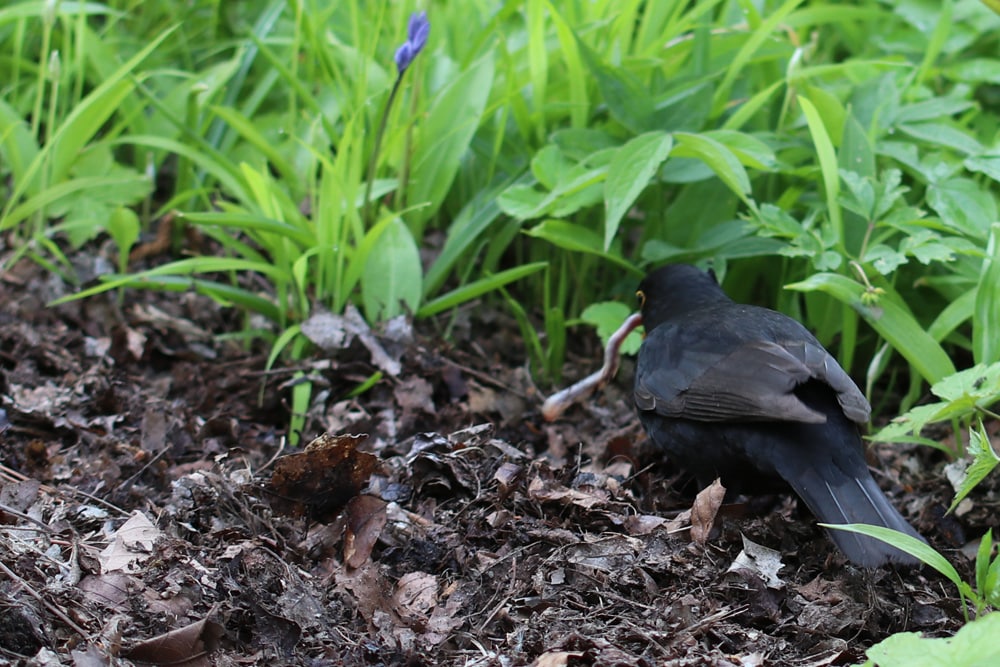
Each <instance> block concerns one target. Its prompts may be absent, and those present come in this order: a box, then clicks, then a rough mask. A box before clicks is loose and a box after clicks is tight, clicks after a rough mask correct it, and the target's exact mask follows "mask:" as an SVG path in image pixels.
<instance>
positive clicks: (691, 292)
mask: <svg viewBox="0 0 1000 667" xmlns="http://www.w3.org/2000/svg"><path fill="white" fill-rule="evenodd" d="M635 294H636V296H637V297H639V309H640V310H641V311H642V323H643V326H644V327H645V329H646V331H651V330H653V329H655V328H656V327H657V326H659V325H660V324H662V323H663V322H665V321H667V320H669V319H671V318H673V317H677V316H679V315H683V314H684V313H688V312H691V311H693V310H697V309H699V308H704V307H705V306H707V305H709V304H712V303H718V302H720V301H730V299H729V297H728V296H726V293H725V292H723V291H722V288H721V287H719V283H718V282H717V281H716V280H715V274H714V273H712V272H711V271H709V272H707V273H706V272H705V271H702V270H701V269H698V268H696V267H694V266H691V265H690V264H668V265H667V266H664V267H661V268H659V269H656V270H655V271H653V272H651V273H649V274H648V275H647V276H646V277H645V278H643V279H642V282H641V283H639V290H638V291H637V292H636V293H635Z"/></svg>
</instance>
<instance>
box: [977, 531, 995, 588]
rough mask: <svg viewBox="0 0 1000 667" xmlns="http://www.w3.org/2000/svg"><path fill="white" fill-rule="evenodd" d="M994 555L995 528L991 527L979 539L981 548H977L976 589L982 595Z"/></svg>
mask: <svg viewBox="0 0 1000 667" xmlns="http://www.w3.org/2000/svg"><path fill="white" fill-rule="evenodd" d="M992 555H993V529H992V528H990V529H988V530H987V531H986V534H985V535H983V537H982V538H981V539H980V540H979V549H977V550H976V590H978V591H979V593H980V595H983V594H984V593H985V592H986V587H987V583H986V579H987V577H988V576H989V573H990V556H992ZM983 597H985V595H983Z"/></svg>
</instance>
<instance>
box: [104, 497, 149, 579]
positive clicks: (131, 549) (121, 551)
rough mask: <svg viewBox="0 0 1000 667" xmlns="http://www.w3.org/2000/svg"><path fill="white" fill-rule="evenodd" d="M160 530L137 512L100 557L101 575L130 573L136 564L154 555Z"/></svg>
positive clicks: (123, 525)
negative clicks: (120, 571) (118, 572)
mask: <svg viewBox="0 0 1000 667" xmlns="http://www.w3.org/2000/svg"><path fill="white" fill-rule="evenodd" d="M160 535H161V533H160V530H159V529H158V528H157V527H156V526H154V525H153V523H152V522H151V521H150V520H149V519H147V518H146V515H145V514H143V513H142V512H139V511H135V512H133V513H132V516H131V517H129V520H128V521H126V522H125V523H124V524H122V526H121V528H119V529H118V530H117V531H116V532H115V536H114V539H112V540H111V543H110V544H108V546H107V547H105V548H104V551H102V552H101V555H100V557H99V560H100V563H101V574H107V573H108V572H114V571H116V570H123V571H125V572H128V571H130V570H131V569H132V566H133V565H135V564H136V563H141V562H142V561H144V560H146V559H148V558H149V557H150V556H152V555H153V544H154V543H155V542H156V540H158V539H159V538H160Z"/></svg>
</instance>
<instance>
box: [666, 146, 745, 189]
mask: <svg viewBox="0 0 1000 667" xmlns="http://www.w3.org/2000/svg"><path fill="white" fill-rule="evenodd" d="M674 139H675V140H676V142H677V147H676V148H675V149H674V151H673V155H674V156H675V157H693V158H697V159H699V160H701V161H702V162H704V163H705V164H706V165H708V166H709V168H711V170H712V171H713V172H715V175H716V176H718V177H719V179H721V180H722V182H723V183H725V184H726V187H728V188H729V189H730V190H732V191H733V192H734V193H735V194H736V196H738V197H739V198H740V199H742V200H743V202H744V203H745V204H747V205H749V206H752V201H751V200H750V198H749V195H750V178H749V177H748V176H747V172H746V170H745V169H744V168H743V165H742V164H740V161H739V159H738V158H737V157H736V156H735V155H734V154H733V152H732V151H731V150H729V149H728V148H726V147H725V146H724V145H722V144H721V143H719V142H718V141H716V140H715V139H712V138H710V137H707V136H705V135H700V134H690V133H687V132H677V133H675V134H674Z"/></svg>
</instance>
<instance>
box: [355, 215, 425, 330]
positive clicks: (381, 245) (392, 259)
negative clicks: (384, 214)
mask: <svg viewBox="0 0 1000 667" xmlns="http://www.w3.org/2000/svg"><path fill="white" fill-rule="evenodd" d="M422 278H423V274H422V271H421V267H420V252H419V250H418V249H417V244H416V242H414V240H413V235H412V234H411V233H410V230H409V228H408V227H407V226H406V225H405V224H403V221H402V220H400V219H399V218H392V220H391V222H390V223H389V224H388V226H386V228H385V231H384V232H382V235H381V236H380V237H379V241H378V248H377V249H376V250H375V251H373V252H372V253H371V254H370V255H368V258H367V261H366V262H365V264H364V271H363V272H362V276H361V296H362V301H363V303H364V308H365V315H366V316H367V318H368V321H369V322H380V321H382V320H388V319H391V318H393V317H395V316H396V315H399V314H401V313H404V312H411V313H414V312H416V310H417V307H418V306H419V305H420V295H421V293H422V291H423V288H422Z"/></svg>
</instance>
